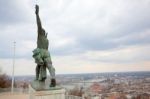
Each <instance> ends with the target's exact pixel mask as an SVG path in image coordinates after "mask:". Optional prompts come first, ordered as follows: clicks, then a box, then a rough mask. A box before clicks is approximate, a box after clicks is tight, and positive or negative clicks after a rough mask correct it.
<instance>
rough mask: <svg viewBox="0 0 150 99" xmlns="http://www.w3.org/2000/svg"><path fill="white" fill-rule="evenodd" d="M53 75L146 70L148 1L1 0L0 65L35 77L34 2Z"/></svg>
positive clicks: (7, 70) (149, 36)
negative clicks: (53, 71) (44, 33)
mask: <svg viewBox="0 0 150 99" xmlns="http://www.w3.org/2000/svg"><path fill="white" fill-rule="evenodd" d="M36 3H38V5H39V7H40V11H39V14H40V18H41V21H42V26H43V27H44V29H45V30H46V32H47V33H48V39H49V43H50V45H49V51H50V53H51V58H52V62H53V66H54V67H55V69H56V74H77V73H97V72H99V73H102V72H126V71H150V0H38V1H36V0H0V46H1V47H0V68H1V71H2V72H4V73H6V74H8V75H11V74H12V67H13V51H14V44H13V42H14V41H15V42H16V47H15V49H16V50H15V52H16V54H15V75H35V67H36V64H35V63H34V59H33V58H32V51H33V50H34V49H35V48H36V40H37V27H36V18H35V4H36Z"/></svg>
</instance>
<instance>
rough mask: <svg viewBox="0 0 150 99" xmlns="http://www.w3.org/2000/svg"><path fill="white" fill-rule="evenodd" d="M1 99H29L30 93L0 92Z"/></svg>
mask: <svg viewBox="0 0 150 99" xmlns="http://www.w3.org/2000/svg"><path fill="white" fill-rule="evenodd" d="M0 99H29V95H28V94H23V93H13V94H11V93H0Z"/></svg>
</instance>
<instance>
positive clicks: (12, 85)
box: [11, 42, 16, 93]
mask: <svg viewBox="0 0 150 99" xmlns="http://www.w3.org/2000/svg"><path fill="white" fill-rule="evenodd" d="M15 47H16V42H14V54H13V68H12V83H11V92H12V93H13V92H14V68H15Z"/></svg>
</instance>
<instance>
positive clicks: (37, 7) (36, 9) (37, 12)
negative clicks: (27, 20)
mask: <svg viewBox="0 0 150 99" xmlns="http://www.w3.org/2000/svg"><path fill="white" fill-rule="evenodd" d="M35 14H39V6H38V5H35Z"/></svg>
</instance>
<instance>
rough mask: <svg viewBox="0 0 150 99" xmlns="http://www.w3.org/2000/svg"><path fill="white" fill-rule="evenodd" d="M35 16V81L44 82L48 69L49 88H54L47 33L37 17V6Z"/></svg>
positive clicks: (54, 82)
mask: <svg viewBox="0 0 150 99" xmlns="http://www.w3.org/2000/svg"><path fill="white" fill-rule="evenodd" d="M35 9H36V10H35V14H36V21H37V29H38V30H37V33H38V37H37V48H36V49H35V50H33V58H34V59H35V62H36V64H37V66H36V80H38V81H41V82H45V79H46V78H47V74H46V68H48V70H49V73H50V76H51V84H50V87H55V86H56V80H55V69H54V67H53V66H52V61H51V57H50V53H49V51H48V46H49V41H48V39H47V33H46V32H45V30H44V29H43V28H42V24H41V20H40V17H39V6H38V5H36V6H35Z"/></svg>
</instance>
